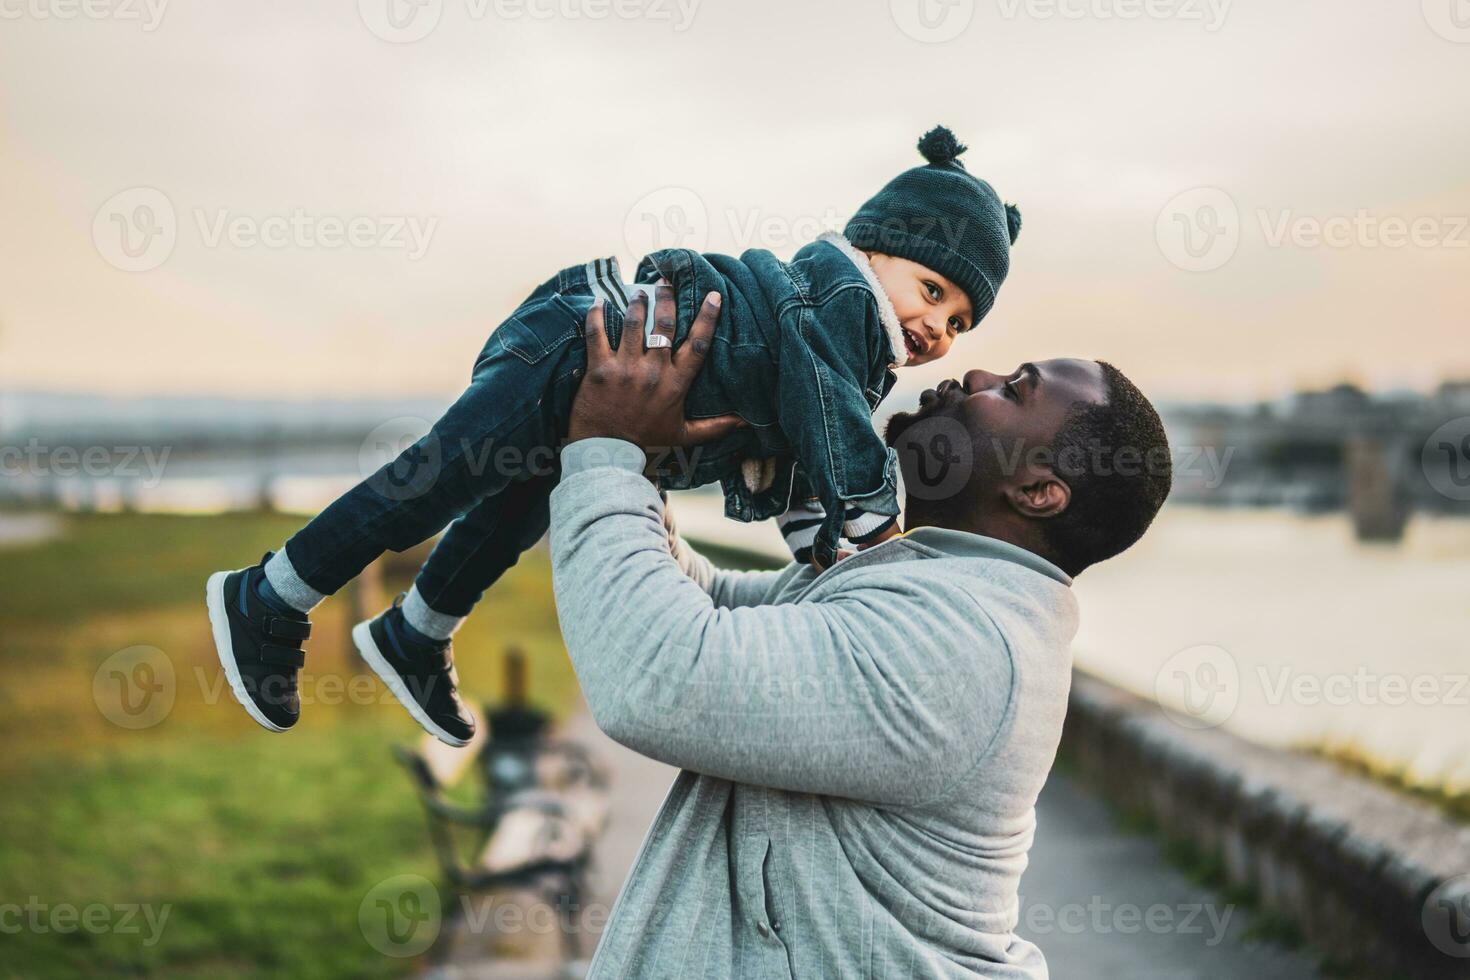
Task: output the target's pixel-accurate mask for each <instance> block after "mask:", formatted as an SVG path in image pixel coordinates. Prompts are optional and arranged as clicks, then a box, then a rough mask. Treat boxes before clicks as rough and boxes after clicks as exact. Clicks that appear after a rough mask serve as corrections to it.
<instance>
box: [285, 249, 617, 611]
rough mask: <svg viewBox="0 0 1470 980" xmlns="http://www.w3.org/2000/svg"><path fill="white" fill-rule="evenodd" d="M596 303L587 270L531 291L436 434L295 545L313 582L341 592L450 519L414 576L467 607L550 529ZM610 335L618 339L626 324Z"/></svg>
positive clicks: (426, 594) (429, 596) (428, 596)
mask: <svg viewBox="0 0 1470 980" xmlns="http://www.w3.org/2000/svg"><path fill="white" fill-rule="evenodd" d="M592 301H593V297H592V292H591V290H590V288H589V286H588V283H587V278H586V272H585V269H583V268H582V267H573V268H570V269H566V270H563V271H562V272H560V273H558V274H557V275H556V276H554V277H552V278H551V279H550V280H548V281H547V282H545V283H543V284H542V285H541V286H540V287H538V288H537V289H536V290H535V291H534V292H533V293H532V294H531V295H530V296H529V297H527V299H526V300H525V302H523V303H522V304H521V305H520V307H519V308H517V310H516V311H515V313H513V314H512V315H511V317H510V319H508V320H506V321H505V322H504V323H502V324H501V325H500V327H499V328H497V329H496V331H495V332H494V333H493V334H492V335H491V336H490V339H489V340H488V341H487V342H486V343H485V346H484V348H483V349H482V350H481V352H480V356H479V358H478V359H477V360H476V362H475V367H474V371H473V372H472V374H471V381H470V385H469V387H468V388H467V389H466V390H465V392H464V394H462V395H460V397H459V399H458V400H457V401H456V402H455V403H454V404H453V405H451V406H450V407H449V410H448V411H446V412H445V413H444V415H443V417H442V418H440V419H439V421H437V422H435V423H434V425H433V428H432V429H431V430H430V431H429V433H428V434H427V435H426V436H424V437H423V438H422V439H420V440H419V441H418V442H416V443H414V444H413V445H412V446H410V447H409V448H408V449H406V450H404V451H403V452H402V453H401V454H400V455H399V456H398V457H397V458H396V459H394V460H393V461H392V462H390V463H388V464H387V465H385V466H384V467H383V468H382V469H380V470H378V472H376V473H374V474H373V475H372V476H370V477H368V478H367V479H366V480H363V481H362V482H361V483H359V484H358V485H357V486H356V487H354V488H352V489H351V490H349V491H348V492H347V493H346V494H344V495H343V496H341V497H339V498H338V499H337V500H336V501H334V502H333V503H332V504H331V505H330V506H328V507H327V509H326V510H324V511H322V512H321V513H320V514H319V515H317V517H316V518H315V519H314V520H312V521H311V523H309V524H307V525H306V526H305V527H303V528H302V529H301V530H300V531H298V532H297V533H296V534H295V535H293V536H292V538H291V539H290V540H289V541H287V542H286V555H287V557H288V558H289V559H290V561H291V564H292V566H293V567H294V568H295V569H296V573H297V574H298V575H300V576H301V578H302V579H303V580H304V581H305V582H306V584H308V585H310V586H311V587H312V588H314V589H316V590H317V591H318V592H322V593H325V594H331V593H333V592H336V591H337V590H338V589H340V588H341V587H342V586H344V585H346V584H347V583H348V582H350V581H351V580H352V579H354V578H356V577H357V576H358V575H359V574H360V573H361V572H362V570H363V569H364V568H366V567H367V566H368V565H369V564H371V563H372V562H373V561H374V560H375V559H376V558H378V557H379V556H380V555H382V554H383V552H385V551H390V550H391V551H404V550H406V549H408V548H411V547H413V546H414V545H417V544H420V543H421V542H423V541H426V540H428V539H429V538H430V537H432V536H433V535H434V534H435V533H437V532H438V531H439V530H440V529H442V528H443V527H444V526H445V525H446V524H449V523H450V522H451V521H453V522H454V523H453V524H452V526H450V528H449V531H448V533H446V534H445V535H444V537H443V539H442V540H440V542H439V544H438V545H437V546H436V547H435V548H434V551H433V553H432V554H431V555H430V556H429V559H428V561H427V562H425V564H424V567H423V568H422V569H421V570H420V571H419V574H418V578H417V580H416V582H415V585H416V587H417V589H418V592H419V594H420V595H421V596H422V597H423V599H424V601H425V602H426V603H427V604H428V605H429V608H431V609H433V610H434V611H435V612H439V613H444V614H445V615H450V616H465V615H468V614H469V612H470V611H471V609H473V608H474V605H475V603H476V602H478V601H479V599H480V597H481V596H482V595H483V594H484V592H485V590H486V589H488V588H489V587H490V586H491V585H493V584H494V583H495V582H496V580H497V579H499V578H500V576H501V575H502V574H503V573H504V572H505V570H506V569H508V568H510V567H511V566H513V565H514V564H515V563H516V561H517V560H518V559H519V558H520V555H521V553H522V552H524V551H525V550H526V549H528V548H530V547H531V546H532V545H534V544H535V543H536V542H537V541H538V540H540V538H541V536H542V535H543V534H545V533H546V529H547V527H548V525H549V521H550V515H549V503H550V497H551V491H552V489H553V488H554V487H555V486H556V482H557V478H558V476H559V468H558V460H557V446H558V443H559V442H560V440H561V439H562V437H563V436H564V434H565V433H566V428H567V420H568V418H569V417H570V413H571V404H572V397H573V396H574V395H575V394H576V389H577V386H578V384H580V383H581V378H582V375H583V373H585V370H586V365H587V353H586V348H585V346H584V345H583V343H582V341H581V336H582V329H583V327H582V323H583V319H584V317H585V316H586V313H587V309H588V308H589V307H590V306H591V304H592ZM608 332H609V335H610V338H611V339H612V340H613V342H614V343H617V338H618V337H619V336H620V334H621V324H617V325H610V326H609V330H608Z"/></svg>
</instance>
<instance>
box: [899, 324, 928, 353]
mask: <svg viewBox="0 0 1470 980" xmlns="http://www.w3.org/2000/svg"><path fill="white" fill-rule="evenodd" d="M903 345H904V346H905V347H907V348H908V350H909V357H910V358H914V357H919V356H921V355H923V354H927V353H928V352H929V345H928V344H926V343H923V342H922V341H920V340H919V335H918V334H916V333H914V332H913V331H912V330H910V329H909V328H908V327H904V328H903Z"/></svg>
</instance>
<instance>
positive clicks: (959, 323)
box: [949, 316, 965, 333]
mask: <svg viewBox="0 0 1470 980" xmlns="http://www.w3.org/2000/svg"><path fill="white" fill-rule="evenodd" d="M949 329H951V330H953V331H954V332H955V333H964V332H965V321H964V320H961V319H960V318H959V317H957V316H952V317H950V318H949Z"/></svg>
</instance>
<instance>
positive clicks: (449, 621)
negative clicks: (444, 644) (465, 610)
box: [403, 585, 467, 640]
mask: <svg viewBox="0 0 1470 980" xmlns="http://www.w3.org/2000/svg"><path fill="white" fill-rule="evenodd" d="M403 618H404V619H405V620H407V621H408V625H410V626H412V627H413V628H414V629H416V630H418V631H419V632H420V633H422V634H424V635H425V636H427V637H428V638H429V639H431V640H447V639H449V638H450V637H451V636H453V635H454V632H455V630H457V629H459V628H460V626H462V625H463V624H464V621H465V619H466V618H467V617H465V616H451V615H449V614H448V613H441V612H435V611H434V610H432V609H430V608H429V604H428V603H427V602H425V601H424V597H423V596H421V595H419V587H418V586H417V585H415V586H414V587H413V588H411V589H409V590H408V595H407V596H405V597H404V599H403Z"/></svg>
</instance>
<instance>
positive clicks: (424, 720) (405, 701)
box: [352, 620, 470, 749]
mask: <svg viewBox="0 0 1470 980" xmlns="http://www.w3.org/2000/svg"><path fill="white" fill-rule="evenodd" d="M370 622H371V620H364V621H363V622H361V623H358V624H357V625H356V626H354V627H352V643H353V645H354V646H356V647H357V652H358V653H360V654H362V659H363V660H365V661H367V665H368V666H369V667H371V668H372V669H373V673H375V674H377V675H378V680H380V681H382V682H383V683H384V684H385V685H386V686H387V688H388V690H390V691H392V692H393V696H394V697H395V698H397V699H398V703H399V704H401V705H403V706H404V707H405V708H407V709H408V713H409V714H411V715H413V720H414V721H416V722H418V723H419V724H420V725H422V726H423V729H424V731H426V732H428V733H429V734H430V735H432V736H434V737H435V738H437V739H438V740H439V741H441V742H443V743H444V744H445V745H452V746H454V747H455V748H456V749H462V748H464V747H465V746H466V745H469V744H470V743H469V740H468V739H463V738H455V737H454V736H453V735H451V734H449V733H448V732H446V731H445V730H444V729H442V728H440V727H439V726H438V725H436V724H434V722H433V721H432V720H431V719H430V718H429V715H428V713H427V712H425V711H424V709H423V708H421V707H419V704H418V702H417V701H415V700H414V699H413V696H412V695H411V694H409V693H408V685H407V684H405V683H403V678H401V677H399V676H398V673H397V671H395V670H394V669H393V668H392V667H389V666H388V661H387V660H385V659H383V654H382V651H380V650H379V649H378V644H377V643H375V642H374V641H373V632H372V630H371V629H369V627H368V624H369V623H370Z"/></svg>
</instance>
